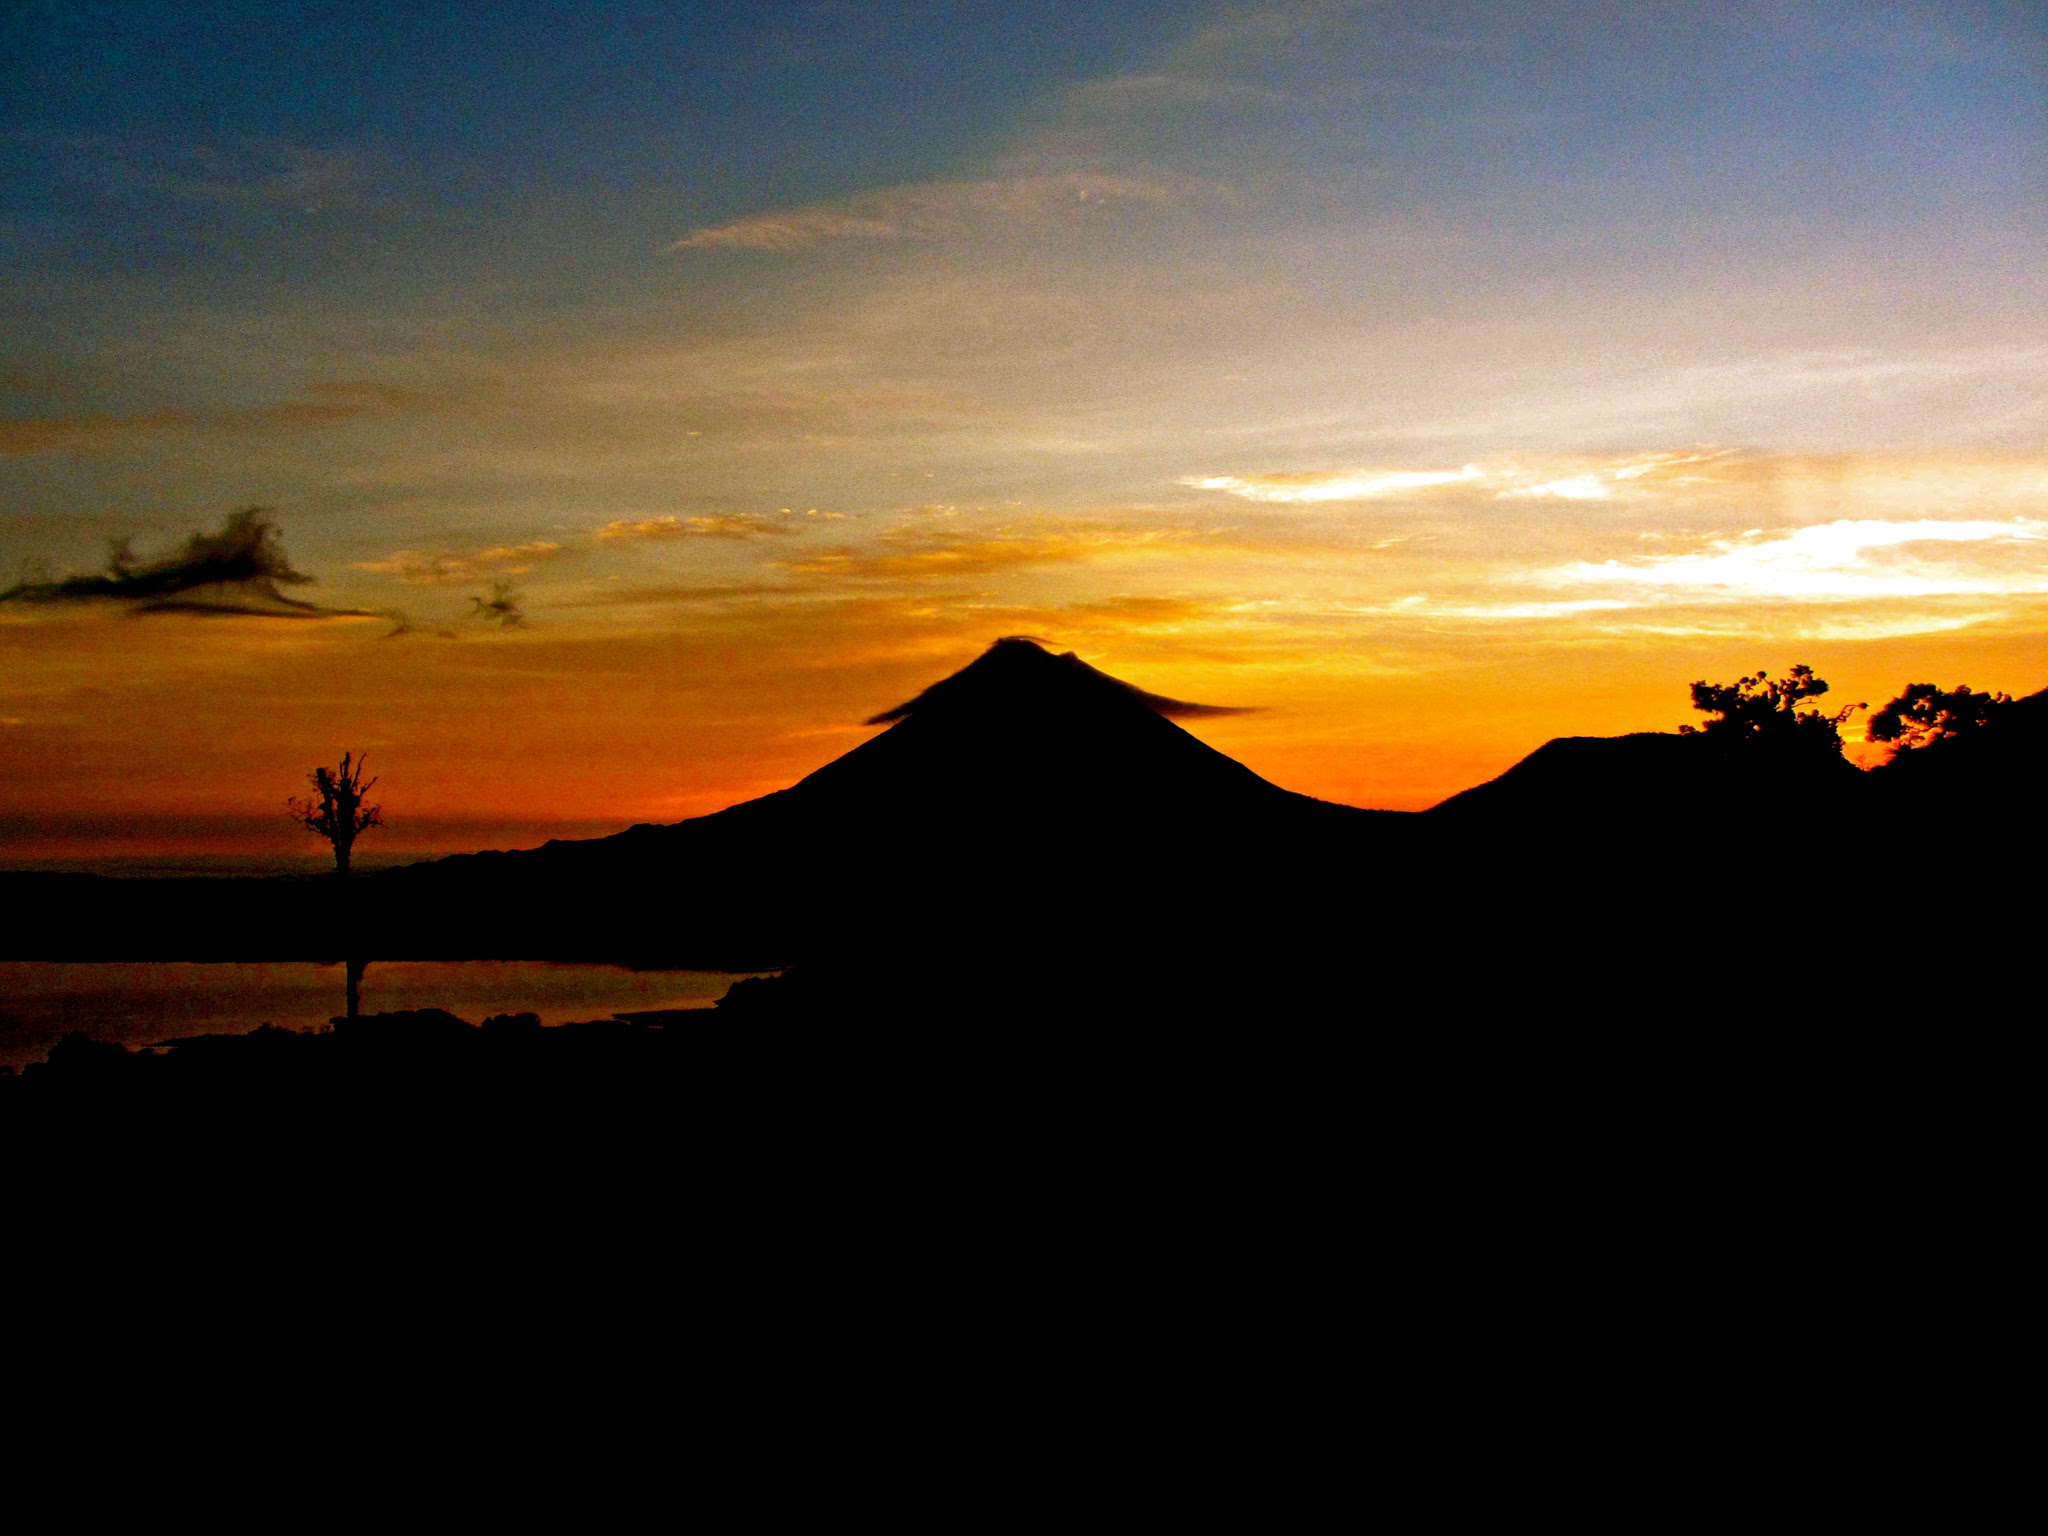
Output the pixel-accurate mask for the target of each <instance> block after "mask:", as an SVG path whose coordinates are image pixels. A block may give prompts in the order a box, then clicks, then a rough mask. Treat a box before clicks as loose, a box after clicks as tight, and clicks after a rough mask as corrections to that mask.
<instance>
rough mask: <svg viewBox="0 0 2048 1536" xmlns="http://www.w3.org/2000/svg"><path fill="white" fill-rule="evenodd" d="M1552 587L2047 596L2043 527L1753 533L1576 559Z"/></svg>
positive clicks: (1846, 525)
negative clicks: (1659, 550)
mask: <svg viewBox="0 0 2048 1536" xmlns="http://www.w3.org/2000/svg"><path fill="white" fill-rule="evenodd" d="M1538 579H1539V580H1541V581H1543V582H1545V583H1546V584H1549V585H1554V586H1607V587H1624V588H1626V587H1634V588H1636V589H1638V590H1639V591H1640V592H1642V593H1643V594H1645V595H1656V594H1672V595H1684V596H1686V597H1689V598H1692V599H1694V600H1699V599H1703V598H1716V597H1719V598H1728V599H1735V600H1742V601H1748V600H1754V599H1759V598H1783V599H1794V600H1799V601H1806V602H1813V601H1840V600H1848V599H1869V598H1928V597H1959V596H1972V595H1982V594H2010V593H2039V592H2048V522H2040V521H2034V520H2030V519H2026V518H2014V519H2009V520H2003V521H1990V520H1981V519H1980V520H1974V521H1971V520H1958V521H1954V522H1944V521H1939V520H1935V519H1925V518H1923V519H1919V520H1915V521H1906V522H1884V521H1878V520H1874V519H1850V518H1845V519H1840V520H1837V521H1835V522H1831V523H1819V524H1815V525H1813V526H1811V527H1807V528H1795V529H1791V530H1787V531H1771V532H1763V531H1761V530H1754V531H1751V532H1749V533H1745V534H1741V535H1738V536H1736V537H1733V538H1721V539H1715V540H1713V541H1711V542H1710V543H1709V544H1708V545H1707V547H1706V548H1704V549H1701V550H1695V551H1692V552H1688V553H1682V554H1669V555H1651V556H1645V557H1641V558H1638V559H1633V560H1607V561H1602V562H1600V563H1597V564H1595V563H1592V562H1588V561H1579V562H1575V563H1573V564H1571V565H1564V566H1558V567H1554V568H1552V569H1550V570H1547V571H1544V572H1541V573H1539V576H1538Z"/></svg>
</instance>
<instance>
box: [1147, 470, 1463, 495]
mask: <svg viewBox="0 0 2048 1536" xmlns="http://www.w3.org/2000/svg"><path fill="white" fill-rule="evenodd" d="M1484 478H1485V475H1484V474H1483V473H1482V472H1481V471H1480V470H1478V469H1476V468H1475V467H1473V466H1472V465H1470V464H1467V465H1466V466H1465V467H1464V468H1463V469H1448V470H1446V469H1343V470H1331V471H1327V472H1306V473H1277V474H1263V475H1186V476H1183V477H1182V478H1181V481H1180V483H1181V484H1182V485H1187V486H1193V487H1194V488H1195V489H1196V490H1198V491H1228V492H1229V493H1230V494H1231V495H1233V496H1242V497H1243V498H1244V499H1245V500H1247V501H1267V502H1317V501H1361V500H1365V499H1368V498H1370V497H1374V496H1385V495H1387V494H1389V493H1390V492H1394V491H1419V490H1427V489H1429V488H1431V487H1433V486H1439V485H1464V484H1468V483H1470V482H1471V481H1474V480H1483V479H1484Z"/></svg>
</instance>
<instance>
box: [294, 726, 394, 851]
mask: <svg viewBox="0 0 2048 1536" xmlns="http://www.w3.org/2000/svg"><path fill="white" fill-rule="evenodd" d="M364 761H365V760H363V759H355V760H354V761H353V763H352V762H351V758H350V754H348V753H346V752H344V753H342V754H341V766H340V767H339V768H315V769H314V770H313V771H312V772H311V773H310V774H308V775H307V776H306V781H307V782H308V783H309V784H311V785H312V786H313V793H312V794H311V795H294V796H292V797H291V798H290V799H289V800H287V801H285V808H286V809H287V810H289V811H290V812H291V814H292V817H293V819H294V820H296V821H297V822H298V823H299V825H300V826H302V827H304V828H305V829H306V830H307V831H308V832H312V833H315V834H316V835H318V836H320V837H324V838H326V839H327V842H328V844H329V846H331V847H332V848H333V849H334V872H335V873H336V874H337V875H346V874H347V873H348V862H349V854H350V852H351V851H352V850H353V849H354V848H355V845H356V839H357V838H358V837H360V836H361V835H362V834H363V833H365V832H367V831H369V830H370V828H372V827H375V826H380V825H382V823H383V820H384V812H383V808H382V807H381V806H375V805H366V804H365V803H364V801H363V797H364V796H365V795H367V794H368V793H369V792H370V790H371V789H372V788H374V787H375V786H376V783H377V781H376V780H375V779H371V780H370V781H369V782H368V783H365V782H363V764H364Z"/></svg>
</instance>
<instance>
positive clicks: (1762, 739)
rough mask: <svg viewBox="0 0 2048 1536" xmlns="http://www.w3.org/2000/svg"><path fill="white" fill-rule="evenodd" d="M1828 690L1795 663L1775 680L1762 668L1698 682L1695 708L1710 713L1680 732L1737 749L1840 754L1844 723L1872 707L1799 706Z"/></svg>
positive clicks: (1808, 669) (1836, 755)
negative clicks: (1722, 679)
mask: <svg viewBox="0 0 2048 1536" xmlns="http://www.w3.org/2000/svg"><path fill="white" fill-rule="evenodd" d="M1827 691H1828V685H1827V683H1826V682H1825V681H1824V680H1822V679H1821V678H1818V677H1815V676H1814V675H1813V668H1811V667H1808V666H1794V667H1793V668H1792V669H1791V670H1790V671H1789V672H1787V673H1786V674H1785V676H1783V677H1781V678H1775V679H1774V678H1772V677H1771V675H1770V674H1769V673H1768V672H1761V671H1759V672H1758V673H1756V674H1755V675H1754V676H1752V677H1739V678H1737V679H1736V680H1735V681H1734V682H1732V683H1709V682H1696V683H1694V684H1693V685H1692V707H1693V708H1694V709H1697V710H1699V711H1700V712H1701V713H1702V714H1704V715H1706V716H1707V720H1706V723H1705V724H1703V725H1681V726H1680V727H1679V728H1678V733H1679V734H1680V735H1681V736H1698V737H1700V738H1702V739H1703V740H1705V741H1708V742H1710V743H1712V744H1714V745H1715V746H1717V747H1721V748H1724V749H1731V750H1737V751H1745V752H1754V751H1765V752H1772V753H1779V752H1783V753H1789V754H1794V755H1804V754H1807V753H1812V754H1815V755H1825V756H1833V757H1840V756H1841V755H1842V722H1843V721H1845V720H1847V719H1848V718H1849V717H1850V716H1851V715H1853V714H1855V713H1856V711H1857V710H1859V709H1866V708H1868V707H1869V706H1868V705H1865V704H1850V705H1846V706H1844V707H1843V708H1841V709H1838V710H1836V711H1835V712H1834V713H1833V714H1829V713H1828V712H1827V711H1825V710H1821V709H1801V708H1800V707H1799V706H1800V705H1801V704H1803V703H1804V702H1805V701H1806V700H1808V699H1815V698H1819V697H1820V696H1821V695H1822V694H1824V693H1826V692H1827Z"/></svg>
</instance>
